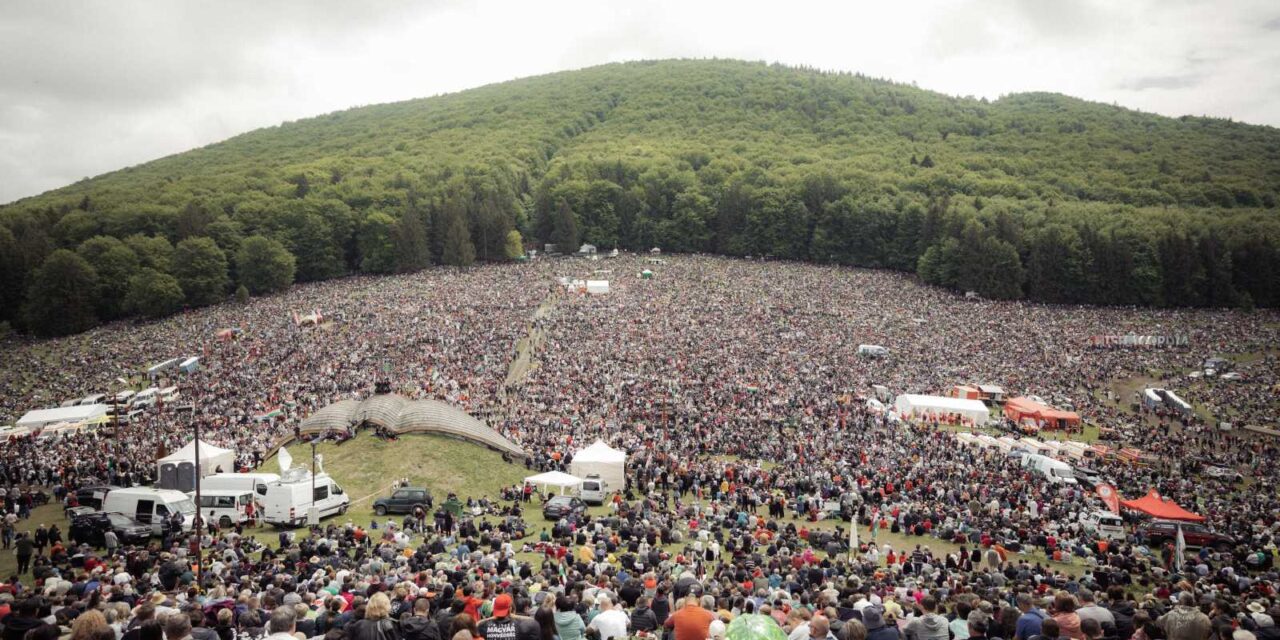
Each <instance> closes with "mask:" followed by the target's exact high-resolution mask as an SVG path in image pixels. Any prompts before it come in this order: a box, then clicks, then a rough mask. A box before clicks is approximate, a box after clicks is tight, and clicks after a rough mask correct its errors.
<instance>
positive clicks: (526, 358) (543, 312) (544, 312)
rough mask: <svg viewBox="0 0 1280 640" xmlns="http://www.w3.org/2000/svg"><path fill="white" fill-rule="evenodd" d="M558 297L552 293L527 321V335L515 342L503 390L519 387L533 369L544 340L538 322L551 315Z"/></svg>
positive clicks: (543, 334)
mask: <svg viewBox="0 0 1280 640" xmlns="http://www.w3.org/2000/svg"><path fill="white" fill-rule="evenodd" d="M558 297H559V296H557V294H555V293H552V294H551V295H550V296H548V297H547V299H546V300H543V301H542V304H540V305H538V308H537V309H534V311H533V317H531V318H530V319H529V335H527V336H525V337H523V338H521V339H520V340H519V341H518V342H516V357H515V358H513V359H512V360H511V366H510V367H509V368H508V369H507V380H506V383H505V384H504V385H503V386H504V388H511V387H517V386H520V385H521V384H523V383H524V380H525V378H527V377H528V376H529V371H530V370H532V369H533V365H534V356H535V354H536V353H537V351H538V349H540V348H541V347H542V344H543V342H544V341H545V340H546V334H545V332H544V331H543V329H542V327H541V326H539V322H538V321H539V320H542V319H543V318H546V317H548V316H550V315H551V313H552V312H553V311H554V310H555V307H556V302H557V301H558V300H557V299H558Z"/></svg>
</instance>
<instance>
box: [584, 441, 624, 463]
mask: <svg viewBox="0 0 1280 640" xmlns="http://www.w3.org/2000/svg"><path fill="white" fill-rule="evenodd" d="M626 460H627V454H625V453H623V452H621V451H618V450H617V449H614V448H613V447H610V446H609V445H607V444H605V442H604V440H596V441H595V442H593V443H591V446H589V447H587V448H585V449H583V450H581V451H579V452H577V453H575V454H573V461H574V462H608V463H623V462H626Z"/></svg>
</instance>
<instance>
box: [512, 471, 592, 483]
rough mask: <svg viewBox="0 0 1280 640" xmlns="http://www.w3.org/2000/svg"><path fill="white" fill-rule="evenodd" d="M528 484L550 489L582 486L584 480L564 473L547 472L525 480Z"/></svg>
mask: <svg viewBox="0 0 1280 640" xmlns="http://www.w3.org/2000/svg"><path fill="white" fill-rule="evenodd" d="M524 481H525V483H526V484H536V485H542V486H549V487H577V486H581V485H582V478H579V477H578V476H571V475H569V474H567V473H565V472H563V471H547V472H546V473H539V474H538V475H536V476H529V477H528V478H525V479H524Z"/></svg>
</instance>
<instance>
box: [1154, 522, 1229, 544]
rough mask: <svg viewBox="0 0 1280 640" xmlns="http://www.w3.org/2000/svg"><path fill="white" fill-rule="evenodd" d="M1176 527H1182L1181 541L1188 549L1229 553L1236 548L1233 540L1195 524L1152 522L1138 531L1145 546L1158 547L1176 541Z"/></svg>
mask: <svg viewBox="0 0 1280 640" xmlns="http://www.w3.org/2000/svg"><path fill="white" fill-rule="evenodd" d="M1178 527H1182V539H1183V540H1186V541H1187V546H1188V547H1212V548H1214V549H1217V550H1218V551H1230V550H1231V549H1232V548H1234V547H1235V546H1236V539H1235V538H1232V537H1231V536H1228V535H1224V534H1221V533H1217V532H1215V531H1213V530H1211V529H1209V527H1206V526H1204V525H1202V524H1197V523H1195V522H1170V521H1168V520H1154V521H1152V522H1150V523H1148V524H1146V525H1143V526H1142V527H1140V528H1139V529H1138V531H1139V532H1140V533H1142V537H1143V538H1146V540H1147V546H1149V547H1158V546H1161V545H1163V544H1164V543H1165V542H1166V541H1168V542H1174V541H1176V540H1177V539H1178Z"/></svg>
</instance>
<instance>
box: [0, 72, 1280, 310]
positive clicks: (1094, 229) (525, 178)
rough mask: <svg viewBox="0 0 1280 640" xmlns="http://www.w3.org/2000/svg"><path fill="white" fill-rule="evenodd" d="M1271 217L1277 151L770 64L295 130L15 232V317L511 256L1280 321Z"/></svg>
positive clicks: (1071, 107) (537, 89) (1128, 115)
mask: <svg viewBox="0 0 1280 640" xmlns="http://www.w3.org/2000/svg"><path fill="white" fill-rule="evenodd" d="M1278 197H1280V131H1278V130H1276V129H1274V128H1271V127H1260V126H1251V125H1245V124H1240V123H1233V122H1230V121H1226V120H1217V119H1206V118H1191V117H1184V118H1177V119H1174V118H1166V117H1161V116H1155V115H1150V114H1144V113H1139V112H1135V111H1130V110H1126V109H1122V108H1118V107H1113V106H1107V105H1100V104H1095V103H1088V102H1084V101H1081V100H1076V99H1073V98H1068V97H1065V96H1060V95H1054V94H1040V93H1037V94H1019V95H1013V96H1008V97H1005V98H1002V99H1000V100H997V101H994V102H988V101H985V100H972V99H962V98H952V97H948V96H943V95H940V94H936V93H931V92H928V91H923V90H920V89H916V88H913V87H910V86H906V85H901V84H895V83H891V82H887V81H883V80H876V79H870V78H866V77H862V76H858V75H851V74H837V73H823V72H818V71H814V70H809V69H797V68H790V67H782V66H770V65H765V64H758V63H746V62H736V61H662V62H640V63H626V64H613V65H606V66H601V67H594V68H590V69H585V70H580V71H571V72H564V73H557V74H552V75H547V76H540V77H535V78H528V79H523V80H516V81H512V82H507V83H502V84H497V85H491V86H486V87H481V88H478V89H474V90H470V91H464V92H461V93H457V94H452V95H446V96H440V97H434V98H427V99H422V100H412V101H408V102H402V103H395V104H387V105H376V106H370V107H361V108H357V109H351V110H348V111H343V112H338V113H333V114H329V115H325V116H320V117H318V118H312V119H309V120H304V121H299V122H293V123H287V124H284V125H281V126H278V127H272V128H268V129H263V130H259V131H254V132H251V133H247V134H244V135H241V136H237V137H234V138H231V139H229V140H227V141H225V142H221V143H218V144H215V145H210V146H208V147H205V148H202V149H197V150H194V151H191V152H188V153H183V154H179V155H175V156H171V157H168V158H163V159H160V160H157V161H154V162H150V163H147V164H144V165H141V166H137V167H131V168H127V169H123V170H121V171H116V172H113V173H109V174H105V175H102V176H99V177H97V178H93V179H89V180H85V181H81V182H79V183H76V184H73V185H70V186H68V187H65V188H63V189H59V190H56V191H52V192H49V193H46V194H43V195H41V196H37V197H34V198H28V199H25V200H22V201H19V202H16V203H13V204H11V205H8V206H5V207H3V208H0V260H3V261H4V263H3V265H2V266H3V274H2V278H0V296H3V297H2V298H0V319H3V320H10V321H13V322H15V324H18V325H22V324H23V323H24V322H25V323H29V324H31V325H32V326H35V327H39V328H40V329H41V330H42V331H45V332H49V333H61V332H67V331H75V330H79V329H83V328H85V327H87V326H91V325H92V324H94V323H96V322H99V321H102V320H107V319H111V318H114V317H119V316H122V315H128V314H144V315H162V314H164V313H166V312H168V311H170V310H172V309H174V308H177V307H178V306H180V305H182V304H188V305H190V304H205V303H209V302H212V301H214V300H216V299H219V298H220V297H222V296H225V295H228V294H230V293H231V292H232V291H234V290H235V288H236V285H238V284H244V285H245V287H246V290H247V291H249V292H250V293H258V292H264V291H270V290H273V289H276V288H279V287H282V286H287V283H288V281H292V280H295V279H296V280H300V281H306V280H317V279H324V278H329V277H334V276H338V275H342V274H344V273H349V272H352V271H370V272H387V271H403V270H413V269H417V268H421V267H423V266H425V265H427V264H429V263H433V262H434V263H441V262H444V263H451V264H465V263H469V262H471V261H472V260H476V259H479V260H501V259H505V258H506V257H507V256H508V254H510V253H518V244H519V242H520V241H521V239H517V238H515V237H514V236H513V235H512V234H511V233H510V232H511V231H512V230H517V231H519V232H520V233H521V234H522V239H523V241H524V242H525V243H526V244H540V243H542V242H554V243H557V244H559V245H561V246H566V245H576V244H577V243H578V242H581V241H586V242H592V243H594V244H596V245H598V246H600V247H606V248H607V247H613V246H618V247H622V248H626V249H647V248H649V247H651V246H655V245H657V246H661V247H663V248H664V249H667V250H675V251H715V252H720V253H726V254H732V255H772V256H775V257H780V258H792V259H805V260H816V261H835V262H840V263H846V264H852V265H861V266H872V267H886V268H892V269H899V270H905V271H912V272H918V273H919V274H920V276H921V277H922V278H923V279H924V280H926V281H927V282H931V283H935V284H940V285H943V286H950V287H955V288H957V289H963V290H970V289H972V290H977V291H979V292H980V293H983V294H984V295H987V296H990V297H1000V298H1021V297H1027V298H1031V299H1036V300H1045V301H1052V302H1088V303H1100V304H1150V305H1191V306H1231V305H1241V306H1251V305H1266V306H1273V305H1275V304H1277V302H1280V284H1278V283H1277V280H1278V278H1280V275H1278V274H1280V271H1277V270H1276V269H1275V268H1274V267H1273V266H1272V265H1273V264H1274V263H1275V262H1276V258H1277V241H1278V239H1280V226H1278V225H1277V222H1276V216H1275V214H1274V208H1275V206H1276V201H1277V198H1278ZM98 236H104V237H105V238H98ZM253 236H263V237H264V238H265V239H266V240H259V239H255V240H254V242H252V243H249V245H248V248H247V249H246V247H245V246H242V245H243V244H244V240H245V239H247V238H250V237H253ZM111 238H114V240H112V239H111ZM192 238H195V239H197V240H190V239H192ZM199 238H208V239H209V240H208V241H205V240H199ZM184 240H187V242H186V245H185V247H182V246H176V245H179V244H180V243H182V242H183V241H184ZM86 243H88V244H87V245H86ZM277 243H278V244H277ZM59 249H66V250H68V251H67V252H59V251H58V250H59ZM175 251H176V252H177V256H173V255H171V254H173V253H174V252H175ZM286 252H287V253H286ZM290 255H291V256H292V257H293V263H292V265H291V264H290V260H289V257H290ZM241 262H243V263H245V264H243V265H242V264H240V263H241ZM46 263H49V264H46ZM86 282H87V283H90V284H91V285H92V286H84V285H85V283H86ZM131 293H132V294H133V295H130V294H131ZM25 303H30V304H25ZM49 306H62V307H64V308H68V309H69V310H70V311H69V312H67V313H60V314H58V316H57V318H48V317H42V316H41V313H42V312H41V309H43V308H47V307H49ZM24 308H25V309H26V312H25V313H24V312H23V309H24ZM51 320H54V321H55V322H52V323H51V322H50V321H51Z"/></svg>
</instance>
